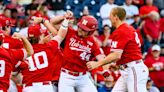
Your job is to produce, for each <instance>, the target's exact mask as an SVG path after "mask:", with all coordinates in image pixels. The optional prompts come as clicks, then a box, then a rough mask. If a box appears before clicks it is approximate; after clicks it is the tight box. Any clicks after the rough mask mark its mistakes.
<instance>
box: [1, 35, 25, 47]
mask: <svg viewBox="0 0 164 92" xmlns="http://www.w3.org/2000/svg"><path fill="white" fill-rule="evenodd" d="M3 41H4V42H3V44H2V46H3V47H4V48H7V49H21V48H23V43H22V42H21V41H20V40H18V39H14V38H12V37H11V36H5V38H4V40H3Z"/></svg>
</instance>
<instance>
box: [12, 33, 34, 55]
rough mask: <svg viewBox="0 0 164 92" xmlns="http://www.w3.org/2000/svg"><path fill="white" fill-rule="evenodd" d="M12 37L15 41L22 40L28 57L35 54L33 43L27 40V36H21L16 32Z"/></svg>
mask: <svg viewBox="0 0 164 92" xmlns="http://www.w3.org/2000/svg"><path fill="white" fill-rule="evenodd" d="M12 37H13V38H15V39H21V40H22V42H23V45H24V48H25V49H26V51H27V55H28V56H31V55H32V54H33V53H34V50H33V47H32V45H31V43H30V42H29V41H28V40H27V38H26V37H25V36H23V35H21V34H20V33H16V32H15V33H14V34H13V36H12Z"/></svg>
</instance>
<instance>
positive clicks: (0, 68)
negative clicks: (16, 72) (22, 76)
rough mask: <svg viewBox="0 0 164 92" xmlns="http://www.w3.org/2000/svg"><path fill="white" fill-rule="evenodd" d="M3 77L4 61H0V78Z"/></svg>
mask: <svg viewBox="0 0 164 92" xmlns="http://www.w3.org/2000/svg"><path fill="white" fill-rule="evenodd" d="M4 75H5V61H4V60H0V77H3V76H4Z"/></svg>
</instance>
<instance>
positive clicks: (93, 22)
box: [77, 16, 98, 32]
mask: <svg viewBox="0 0 164 92" xmlns="http://www.w3.org/2000/svg"><path fill="white" fill-rule="evenodd" d="M77 25H78V27H80V28H81V29H83V30H84V31H87V32H94V31H95V30H96V29H97V28H98V22H97V19H96V18H95V17H93V16H83V17H82V18H81V20H80V21H79V22H78V24H77Z"/></svg>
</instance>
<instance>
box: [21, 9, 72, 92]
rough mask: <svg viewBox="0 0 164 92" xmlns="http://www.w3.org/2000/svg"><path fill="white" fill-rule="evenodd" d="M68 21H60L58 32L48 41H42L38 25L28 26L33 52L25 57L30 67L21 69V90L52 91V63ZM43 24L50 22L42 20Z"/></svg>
mask: <svg viewBox="0 0 164 92" xmlns="http://www.w3.org/2000/svg"><path fill="white" fill-rule="evenodd" d="M67 14H68V17H69V16H72V14H71V13H68V12H67ZM42 21H43V20H42ZM40 22H41V21H40ZM68 22H69V20H68V19H65V20H64V21H63V22H62V26H61V27H60V29H59V31H58V34H57V35H56V36H54V37H53V38H52V40H51V41H50V42H48V43H42V40H43V37H44V34H43V33H41V31H40V25H34V26H30V27H29V28H28V38H29V40H30V42H31V43H32V45H33V48H34V54H33V55H32V56H30V57H28V58H27V59H26V61H27V62H28V63H29V64H30V68H29V69H23V70H21V73H22V75H23V85H24V87H23V92H54V90H53V86H52V82H51V81H52V73H53V63H55V62H54V58H55V56H56V55H57V54H58V53H59V51H60V50H59V46H60V43H61V42H62V40H63V39H64V37H65V35H66V33H67V28H68ZM43 24H45V25H49V24H50V23H49V24H48V22H47V21H45V20H44V22H43ZM33 28H35V29H33ZM56 62H57V61H56Z"/></svg>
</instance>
